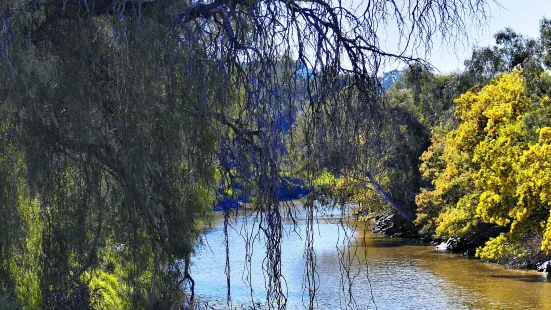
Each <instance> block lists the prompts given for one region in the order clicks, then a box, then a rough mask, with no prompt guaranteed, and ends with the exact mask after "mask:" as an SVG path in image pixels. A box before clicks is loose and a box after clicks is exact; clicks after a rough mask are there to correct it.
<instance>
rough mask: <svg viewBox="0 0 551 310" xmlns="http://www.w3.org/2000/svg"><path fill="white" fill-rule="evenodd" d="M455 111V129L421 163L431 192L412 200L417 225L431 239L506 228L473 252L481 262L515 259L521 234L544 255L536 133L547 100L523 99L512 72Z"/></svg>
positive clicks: (548, 137) (542, 182)
mask: <svg viewBox="0 0 551 310" xmlns="http://www.w3.org/2000/svg"><path fill="white" fill-rule="evenodd" d="M455 103H456V105H457V109H456V113H455V115H456V117H457V118H458V119H459V120H460V124H459V125H458V127H457V129H456V130H452V131H450V132H449V133H448V134H447V135H446V137H445V140H443V139H441V137H440V139H439V140H438V137H437V140H435V139H433V145H432V146H431V147H430V148H429V149H428V150H427V151H426V152H425V153H424V154H423V156H422V157H421V159H422V161H423V164H422V166H421V172H422V173H423V175H424V176H425V177H429V178H431V181H432V184H433V185H434V188H433V189H432V190H427V189H424V190H422V191H421V193H420V194H419V195H418V196H417V198H416V203H417V205H418V211H419V215H418V218H417V223H418V224H420V225H425V226H427V227H430V226H431V225H432V227H433V230H432V233H434V234H435V235H436V236H438V237H445V236H450V235H454V236H463V235H467V234H469V233H476V227H477V224H478V223H479V222H483V223H489V224H494V225H499V226H504V227H507V228H508V229H509V231H508V232H507V233H504V234H502V235H500V236H498V237H496V238H493V239H491V240H490V241H488V242H487V244H486V245H485V246H484V247H483V248H481V249H479V250H478V251H477V255H478V256H479V257H482V258H486V259H498V258H500V257H503V256H504V255H520V254H519V253H520V252H518V251H517V250H516V249H518V248H519V247H518V245H519V244H520V243H521V242H522V241H521V240H522V236H523V235H524V234H525V233H526V232H528V231H529V232H531V233H532V232H535V233H536V234H537V235H539V236H540V237H541V238H542V239H543V241H542V245H541V248H542V250H545V251H546V252H547V253H550V252H551V217H549V216H548V214H549V211H550V207H551V127H545V126H544V127H542V128H540V129H538V128H537V124H539V123H544V124H545V123H546V121H545V120H546V119H547V120H548V119H549V118H548V117H549V116H551V110H550V104H549V97H548V96H542V97H541V98H539V97H537V96H531V97H529V96H528V95H527V94H526V93H525V87H524V81H523V72H522V70H516V71H513V72H511V73H507V74H503V75H501V76H499V77H497V78H496V79H494V80H493V81H492V83H491V84H490V85H488V86H486V87H484V88H482V89H481V90H475V91H469V92H467V93H465V94H463V95H461V96H460V97H459V98H457V99H456V100H455ZM538 122H539V123H538ZM536 136H539V137H537V140H536ZM542 214H545V217H542ZM542 222H543V223H545V224H544V225H541V223H542ZM543 228H545V229H543Z"/></svg>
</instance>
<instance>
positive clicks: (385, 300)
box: [191, 211, 551, 309]
mask: <svg viewBox="0 0 551 310" xmlns="http://www.w3.org/2000/svg"><path fill="white" fill-rule="evenodd" d="M318 217H319V218H320V219H319V220H318V221H317V222H316V223H315V240H314V249H315V252H316V261H317V272H318V285H319V287H318V289H317V292H316V299H317V304H316V308H317V309H340V308H346V307H347V306H350V307H352V308H359V309H367V308H369V309H551V280H549V279H548V278H547V276H546V275H545V274H543V273H536V272H530V271H512V270H506V269H504V268H503V267H501V266H496V265H492V264H486V263H482V262H479V261H477V260H471V259H466V258H463V257H460V256H458V255H454V254H444V253H438V252H436V251H435V249H434V247H432V246H426V245H421V244H418V243H415V242H413V241H411V240H404V239H398V238H388V237H383V236H380V235H374V234H370V233H366V234H364V229H363V228H361V229H360V228H359V226H361V225H359V226H358V228H357V229H352V228H350V227H349V226H347V225H345V224H344V223H343V221H340V220H339V219H340V211H333V213H331V214H328V213H324V214H321V215H320V214H318ZM253 220H254V218H253V217H251V216H241V217H238V219H237V220H233V221H232V222H231V226H232V227H231V228H229V229H228V236H229V251H230V266H231V271H230V275H231V304H232V306H233V307H240V306H243V305H244V306H248V305H251V304H252V300H254V301H255V302H256V301H258V302H263V301H264V300H265V298H266V290H265V285H264V273H263V271H262V264H263V262H264V257H265V248H264V246H263V238H262V233H260V234H258V237H257V239H255V242H254V247H252V255H250V257H251V262H250V266H251V269H250V270H249V269H248V268H247V267H246V266H248V265H249V264H246V263H245V257H246V248H247V247H246V241H245V240H246V238H245V236H250V234H251V231H254V230H253V229H254V223H253ZM346 222H349V221H346ZM284 228H285V234H284V235H285V236H284V240H283V251H282V273H283V275H284V277H285V282H286V284H287V288H286V290H287V298H288V301H287V308H288V309H304V308H305V306H304V305H308V291H307V290H306V289H305V285H304V274H305V262H306V260H305V258H304V249H305V238H304V237H305V229H306V220H305V216H304V214H303V213H301V212H298V213H297V215H296V224H293V222H292V221H291V220H289V219H287V220H284ZM347 235H352V236H355V238H353V240H352V241H351V245H350V246H347V244H348V239H347V238H346V236H347ZM204 238H205V240H206V243H208V246H204V247H202V248H201V249H199V251H198V253H197V254H196V255H195V257H194V258H193V265H192V269H191V272H192V275H193V278H194V279H195V283H196V288H195V292H196V295H197V296H199V297H200V299H201V300H204V301H208V302H209V304H210V305H211V306H213V307H214V308H215V309H226V308H227V307H228V306H227V285H226V274H225V262H226V254H225V253H226V247H225V244H224V233H223V218H222V217H221V216H218V217H217V219H216V221H215V224H214V226H213V227H212V229H210V230H208V231H207V232H206V233H205V236H204ZM364 245H366V246H367V248H366V247H364ZM343 251H344V252H346V253H355V255H352V256H348V257H349V258H350V257H355V258H354V259H352V267H351V269H350V276H351V277H354V279H353V285H352V296H353V299H352V300H351V299H350V298H349V295H348V284H346V283H344V286H345V287H344V289H343V285H342V284H343V282H342V273H343V269H342V267H341V266H342V261H341V257H342V255H340V254H339V253H341V254H342V253H343ZM366 254H367V256H366ZM249 276H250V278H251V281H250V282H251V284H252V292H251V285H249V283H248V280H247V279H248V277H249ZM303 299H304V300H303Z"/></svg>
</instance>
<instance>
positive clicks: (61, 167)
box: [0, 0, 488, 308]
mask: <svg viewBox="0 0 551 310" xmlns="http://www.w3.org/2000/svg"><path fill="white" fill-rule="evenodd" d="M347 7H352V4H349V5H346V4H345V3H342V2H341V1H326V0H314V1H296V0H295V1H293V0H278V1H262V0H258V1H257V0H252V1H251V0H215V1H210V2H201V1H198V2H192V1H186V0H184V1H181V0H124V1H122V0H95V1H89V0H67V1H57V0H34V1H24V0H3V1H1V2H0V20H1V29H0V55H1V56H2V62H1V63H0V74H1V76H2V83H1V85H0V104H1V105H0V108H1V111H2V115H1V118H0V122H1V126H0V137H1V140H0V150H2V158H1V161H2V168H1V169H0V173H1V175H2V178H1V181H0V186H2V191H1V192H2V195H1V196H0V197H1V199H2V200H1V201H0V207H1V209H0V214H2V221H3V223H6V224H5V225H3V226H2V228H1V229H0V230H1V233H0V238H1V239H0V251H1V252H0V275H1V276H2V283H1V285H0V296H4V298H5V299H7V300H10V301H14V302H16V303H19V304H21V305H23V306H24V307H27V308H35V307H42V308H64V307H82V308H87V307H107V308H108V307H128V308H133V307H145V308H148V307H157V308H159V307H160V308H165V307H169V305H170V304H172V303H174V302H175V300H176V298H177V292H178V286H177V284H181V283H184V282H185V283H193V279H192V276H191V275H190V274H189V268H188V266H189V258H190V255H191V253H192V252H193V249H194V246H195V245H196V243H197V240H198V239H197V238H198V236H199V234H200V231H201V229H200V225H198V223H200V221H201V220H202V221H208V216H207V215H208V209H209V206H210V205H211V204H212V200H213V199H214V198H215V197H214V196H215V195H230V194H228V193H229V192H231V191H228V189H231V188H232V186H234V185H235V184H236V183H241V184H246V185H247V187H249V188H250V189H251V191H253V192H254V195H255V200H254V201H255V204H254V207H255V210H256V212H258V215H259V218H261V219H262V220H261V221H260V223H259V224H258V225H259V228H260V231H262V233H263V234H265V237H266V240H268V242H267V244H266V258H267V259H266V263H265V271H266V274H267V277H266V279H267V280H266V282H267V283H266V286H267V296H266V299H267V300H266V302H267V307H269V308H275V307H277V308H283V307H285V304H286V297H285V294H284V287H283V279H282V275H281V251H282V246H281V239H282V237H283V235H282V224H281V214H282V213H281V212H282V211H281V210H280V205H279V203H278V201H277V187H278V184H279V183H280V178H281V169H282V167H283V166H284V165H285V166H286V167H289V166H290V167H292V164H291V165H289V153H288V151H287V146H288V145H289V144H292V143H293V138H292V137H293V128H292V126H290V124H291V123H292V122H293V115H294V113H301V112H300V111H309V112H308V113H304V115H306V116H307V120H306V123H307V124H310V126H309V127H307V128H308V129H307V130H306V131H305V137H306V138H305V139H304V140H303V141H304V143H305V144H306V145H305V147H306V148H305V150H304V154H303V155H304V158H307V160H306V161H307V163H308V164H307V165H306V166H305V167H306V169H307V171H308V173H307V175H314V174H315V173H316V171H319V168H320V166H319V164H318V160H317V159H319V158H322V157H324V156H325V151H324V149H323V148H322V147H320V146H322V145H323V144H322V143H321V142H322V141H326V138H327V137H330V138H331V141H339V140H340V141H348V142H350V141H353V138H354V137H356V136H358V135H359V134H361V132H358V129H359V128H363V129H364V130H369V131H370V132H374V133H376V132H377V128H378V127H377V122H378V121H377V120H378V115H379V114H378V113H377V104H378V103H377V102H378V96H379V95H380V91H379V90H378V87H379V86H378V82H377V80H376V79H375V78H374V77H375V76H376V75H377V72H378V69H379V68H380V66H381V64H382V63H384V62H385V61H390V60H398V61H405V62H411V61H420V62H423V61H422V60H421V59H417V58H416V57H415V56H411V55H410V53H409V51H411V50H412V49H413V50H415V49H417V48H421V47H422V48H428V47H430V45H431V43H432V40H433V39H434V37H435V36H436V35H443V36H445V37H461V36H462V35H464V34H466V33H465V29H466V28H465V25H466V23H468V22H469V20H471V18H472V17H475V18H476V19H479V18H480V17H485V16H486V10H487V9H488V7H487V2H486V1H481V0H454V1H440V0H438V1H433V0H416V1H404V2H396V1H383V0H372V1H367V2H364V3H363V4H361V5H360V6H359V8H357V9H352V8H350V9H348V8H347ZM387 27H388V28H394V29H396V32H397V33H398V34H399V35H400V36H401V37H402V38H403V39H402V47H403V50H398V51H397V52H394V53H392V52H389V51H385V50H384V49H382V48H381V47H380V39H379V36H380V35H381V33H382V32H383V31H384V29H385V28H387ZM412 55H415V54H412ZM290 59H294V60H298V62H295V61H290ZM297 64H299V66H297ZM298 67H300V70H303V69H304V70H305V72H306V75H305V78H302V79H297V70H298V69H299V68H298ZM343 77H346V78H343ZM343 83H345V86H346V87H349V88H355V89H357V90H358V91H357V95H356V96H357V98H358V100H356V101H355V102H356V103H355V104H354V105H352V104H347V102H344V101H342V100H338V99H339V98H338V96H339V90H340V89H342V87H343ZM297 111H299V112H297ZM341 112H344V113H345V114H341V116H342V117H341V116H339V117H341V118H340V120H339V119H337V117H335V116H336V115H338V113H341ZM321 120H329V121H323V122H322V121H321ZM321 124H323V126H321ZM350 124H358V126H350ZM373 143H376V141H373ZM348 145H352V146H353V147H354V145H353V143H352V144H348ZM368 145H372V144H368ZM344 146H346V145H344V144H343V145H341V146H339V147H344ZM366 147H367V146H366ZM353 149H354V148H353ZM355 158H356V159H358V158H360V157H356V156H354V154H353V153H350V154H345V156H343V157H342V158H341V159H342V160H343V162H342V163H348V162H350V160H353V159H355ZM364 158H365V156H364ZM220 193H223V194H220ZM314 259H315V257H314V256H310V258H309V262H310V263H313V261H312V260H314ZM180 262H183V265H184V267H183V268H179V267H180V265H179V263H180ZM311 266H315V263H314V264H311ZM228 267H229V266H228ZM309 272H312V273H313V272H314V270H309ZM228 273H229V268H228ZM308 289H309V294H310V304H309V306H310V307H313V302H314V296H315V284H314V288H312V287H309V288H308Z"/></svg>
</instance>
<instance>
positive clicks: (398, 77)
mask: <svg viewBox="0 0 551 310" xmlns="http://www.w3.org/2000/svg"><path fill="white" fill-rule="evenodd" d="M403 74H404V70H398V69H394V70H392V71H389V72H385V73H383V76H382V77H381V78H380V81H381V84H382V85H383V88H384V89H385V90H388V89H389V88H390V87H392V85H394V83H396V82H398V81H401V82H403V81H404V79H403V78H402V75H403Z"/></svg>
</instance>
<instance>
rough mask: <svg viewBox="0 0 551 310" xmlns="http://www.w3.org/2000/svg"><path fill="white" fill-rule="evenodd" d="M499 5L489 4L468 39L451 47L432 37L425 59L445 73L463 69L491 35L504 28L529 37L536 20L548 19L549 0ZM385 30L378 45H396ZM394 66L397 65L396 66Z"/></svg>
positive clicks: (534, 32)
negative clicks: (484, 21)
mask: <svg viewBox="0 0 551 310" xmlns="http://www.w3.org/2000/svg"><path fill="white" fill-rule="evenodd" d="M496 2H497V3H498V4H499V5H497V4H491V5H490V15H491V16H490V19H489V20H488V23H487V26H486V27H483V28H474V27H473V28H471V29H469V34H470V38H469V40H468V41H464V42H460V43H459V44H456V45H455V46H450V44H445V43H442V42H439V41H441V40H440V39H437V40H435V42H434V47H433V49H432V51H431V53H430V56H429V58H428V60H429V61H430V62H431V63H432V64H433V65H434V66H435V67H436V68H437V69H438V70H439V71H440V72H441V73H449V72H452V71H457V70H460V69H461V68H463V61H464V60H465V59H466V58H469V57H470V56H471V53H472V49H473V47H474V46H488V45H493V44H494V38H493V34H494V33H496V32H497V31H499V30H502V29H504V28H506V27H510V28H512V29H513V30H514V31H516V32H517V33H520V34H523V35H527V36H529V37H538V36H539V22H540V20H541V19H542V18H543V17H544V16H545V17H547V18H551V0H496ZM391 32H392V31H389V33H388V34H387V37H388V38H390V39H386V40H385V39H384V38H383V42H381V43H382V45H383V46H386V47H387V48H389V47H391V46H396V42H395V40H394V39H392V37H393V36H392V33H391ZM395 67H396V65H387V66H386V68H385V71H389V70H391V69H394V68H395ZM398 67H401V66H399V65H398Z"/></svg>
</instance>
